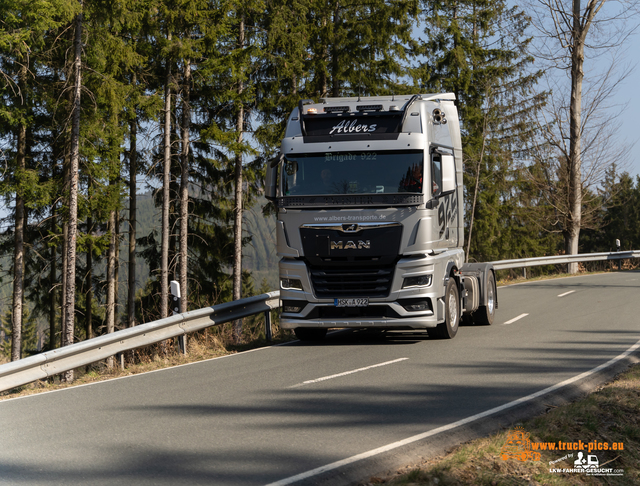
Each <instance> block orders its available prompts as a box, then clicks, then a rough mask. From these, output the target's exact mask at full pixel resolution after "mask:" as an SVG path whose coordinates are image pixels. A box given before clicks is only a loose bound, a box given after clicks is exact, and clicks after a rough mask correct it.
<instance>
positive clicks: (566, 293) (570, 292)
mask: <svg viewBox="0 0 640 486" xmlns="http://www.w3.org/2000/svg"><path fill="white" fill-rule="evenodd" d="M574 292H575V290H569V292H565V293H564V294H560V295H558V297H564V296H565V295H569V294H573V293H574Z"/></svg>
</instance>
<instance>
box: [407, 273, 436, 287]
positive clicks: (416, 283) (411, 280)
mask: <svg viewBox="0 0 640 486" xmlns="http://www.w3.org/2000/svg"><path fill="white" fill-rule="evenodd" d="M430 285H431V275H420V276H419V277H407V278H405V279H404V282H402V288H403V289H410V288H413V287H429V286H430Z"/></svg>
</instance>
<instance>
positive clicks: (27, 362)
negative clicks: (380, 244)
mask: <svg viewBox="0 0 640 486" xmlns="http://www.w3.org/2000/svg"><path fill="white" fill-rule="evenodd" d="M628 258H640V251H637V250H636V251H620V252H611V253H584V254H579V255H560V256H549V257H536V258H522V259H517V260H499V261H496V262H492V264H493V268H494V269H496V270H508V269H512V268H523V267H534V266H538V265H552V264H567V263H574V262H590V261H599V260H624V259H628ZM178 297H179V296H178ZM279 307H280V292H278V291H275V292H268V293H266V294H262V295H257V296H254V297H249V298H246V299H241V300H237V301H234V302H227V303H224V304H220V305H216V306H213V307H206V308H204V309H198V310H194V311H190V312H185V313H184V314H175V315H173V316H171V317H167V318H165V319H160V320H158V321H154V322H149V323H147V324H141V325H139V326H135V327H132V328H129V329H124V330H122V331H116V332H114V333H111V334H106V335H104V336H100V337H97V338H94V339H89V340H87V341H83V342H81V343H77V344H72V345H70V346H65V347H63V348H59V349H54V350H52V351H47V352H45V353H41V354H37V355H35V356H30V357H28V358H25V359H21V360H18V361H13V362H11V363H7V364H4V365H0V392H1V391H5V390H9V389H11V388H15V387H17V386H21V385H25V384H27V383H31V382H32V381H36V380H41V379H44V378H48V377H50V376H54V375H57V374H59V373H63V372H65V371H69V370H72V369H75V368H78V367H80V366H86V365H88V364H91V363H95V362H96V361H100V360H102V359H105V358H108V357H109V356H114V355H116V354H118V353H122V352H124V351H129V350H131V349H135V348H139V347H142V346H148V345H150V344H153V343H157V342H160V341H164V340H165V339H169V338H173V337H183V336H186V334H187V333H190V332H195V331H199V330H201V329H205V328H207V327H211V326H215V325H218V324H224V323H225V322H229V321H233V320H236V319H242V318H243V317H249V316H252V315H254V314H259V313H260V312H264V313H265V317H266V320H267V323H266V324H267V325H266V329H267V339H269V338H270V330H271V325H270V314H269V312H270V311H271V310H273V309H277V308H279Z"/></svg>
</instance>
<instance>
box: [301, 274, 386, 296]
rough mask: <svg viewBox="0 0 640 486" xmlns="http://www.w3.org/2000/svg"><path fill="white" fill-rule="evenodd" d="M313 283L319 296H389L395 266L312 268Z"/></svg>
mask: <svg viewBox="0 0 640 486" xmlns="http://www.w3.org/2000/svg"><path fill="white" fill-rule="evenodd" d="M310 271H311V283H312V284H313V289H314V290H315V293H316V297H318V298H325V299H326V298H336V297H387V296H388V295H389V291H390V289H391V280H392V279H393V266H388V267H376V268H362V267H360V268H349V267H345V266H341V267H339V268H328V267H324V268H313V267H312V268H311V269H310Z"/></svg>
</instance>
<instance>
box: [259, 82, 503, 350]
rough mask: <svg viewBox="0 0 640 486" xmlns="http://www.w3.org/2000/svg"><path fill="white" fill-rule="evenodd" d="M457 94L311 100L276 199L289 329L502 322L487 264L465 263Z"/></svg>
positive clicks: (291, 129) (436, 331)
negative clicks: (497, 319)
mask: <svg viewBox="0 0 640 486" xmlns="http://www.w3.org/2000/svg"><path fill="white" fill-rule="evenodd" d="M454 99H455V96H454V95H453V94H450V93H444V94H423V95H412V96H376V97H368V98H364V97H363V98H326V99H322V100H320V102H319V103H316V102H314V101H312V100H302V101H300V102H299V104H298V107H297V109H294V110H293V112H292V113H291V115H290V117H289V119H288V122H287V128H286V133H285V137H284V139H283V140H282V145H281V151H280V155H279V156H278V157H276V158H275V159H274V160H272V161H270V162H269V163H268V166H267V174H266V182H265V193H266V196H267V198H268V199H270V200H271V201H273V202H274V204H275V205H276V208H277V221H276V239H277V243H276V244H277V254H278V256H279V257H280V258H281V260H280V263H279V268H280V299H281V301H282V317H281V321H280V325H281V327H283V328H285V329H293V330H294V332H295V334H296V336H297V337H298V338H299V339H301V340H320V339H322V338H323V337H324V336H325V334H326V332H327V330H328V329H332V328H373V329H385V330H391V329H424V330H426V331H427V332H428V334H429V336H430V337H437V338H444V339H450V338H453V337H454V336H455V335H456V333H457V332H458V327H459V325H460V322H461V321H465V322H469V323H476V324H484V325H487V324H491V323H492V322H493V320H494V316H495V312H496V309H497V307H498V299H497V291H496V278H495V273H494V270H493V267H492V266H491V264H487V263H472V264H469V263H465V255H464V249H463V240H464V220H463V218H464V214H463V213H464V204H463V181H462V177H463V171H462V145H461V138H460V122H459V120H458V111H457V109H456V106H455V104H454Z"/></svg>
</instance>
